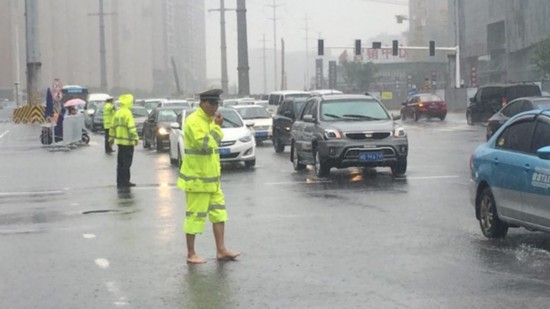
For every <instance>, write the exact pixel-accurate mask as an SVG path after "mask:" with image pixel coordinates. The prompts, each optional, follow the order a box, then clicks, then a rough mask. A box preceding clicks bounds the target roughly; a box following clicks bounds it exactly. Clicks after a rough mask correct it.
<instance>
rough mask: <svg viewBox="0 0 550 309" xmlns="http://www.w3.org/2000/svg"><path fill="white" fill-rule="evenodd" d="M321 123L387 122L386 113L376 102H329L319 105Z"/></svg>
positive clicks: (361, 100) (362, 100)
mask: <svg viewBox="0 0 550 309" xmlns="http://www.w3.org/2000/svg"><path fill="white" fill-rule="evenodd" d="M321 119H322V120H323V121H361V120H363V121H364V120H387V119H389V116H388V113H387V112H386V110H385V109H384V108H383V107H382V105H380V103H379V102H378V101H376V100H364V99H360V100H334V101H332V100H330V101H325V102H322V103H321Z"/></svg>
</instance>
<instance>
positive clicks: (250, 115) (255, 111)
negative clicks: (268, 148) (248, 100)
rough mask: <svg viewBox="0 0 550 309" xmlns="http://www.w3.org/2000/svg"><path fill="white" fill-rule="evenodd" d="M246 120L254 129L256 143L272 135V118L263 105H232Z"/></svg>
mask: <svg viewBox="0 0 550 309" xmlns="http://www.w3.org/2000/svg"><path fill="white" fill-rule="evenodd" d="M232 108H234V109H235V110H237V112H238V113H239V114H240V115H241V117H242V118H243V119H244V121H246V122H250V123H251V124H252V122H253V127H252V129H253V130H254V138H255V139H256V144H259V143H262V142H263V141H265V140H268V139H269V140H270V139H271V138H272V137H273V119H272V118H271V114H270V113H269V112H268V111H267V109H266V108H265V107H262V106H260V105H234V106H232Z"/></svg>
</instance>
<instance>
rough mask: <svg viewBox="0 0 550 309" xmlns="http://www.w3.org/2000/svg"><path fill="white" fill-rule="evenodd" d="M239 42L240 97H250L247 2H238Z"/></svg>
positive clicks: (238, 0) (240, 0)
mask: <svg viewBox="0 0 550 309" xmlns="http://www.w3.org/2000/svg"><path fill="white" fill-rule="evenodd" d="M237 40H238V42H239V47H238V48H239V64H238V68H237V70H238V71H239V95H240V96H248V95H250V78H249V74H248V72H249V70H250V67H249V66H248V34H247V26H246V0H237Z"/></svg>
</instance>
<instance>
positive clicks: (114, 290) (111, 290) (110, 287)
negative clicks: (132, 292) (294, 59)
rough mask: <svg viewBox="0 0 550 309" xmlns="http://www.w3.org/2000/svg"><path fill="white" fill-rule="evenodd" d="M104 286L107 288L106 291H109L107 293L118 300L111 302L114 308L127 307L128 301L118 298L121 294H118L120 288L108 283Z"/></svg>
mask: <svg viewBox="0 0 550 309" xmlns="http://www.w3.org/2000/svg"><path fill="white" fill-rule="evenodd" d="M105 285H106V286H107V291H109V293H111V294H113V295H114V296H115V297H117V298H118V300H116V301H115V302H113V304H114V305H115V306H118V307H122V306H127V305H129V303H128V300H127V299H126V297H124V296H120V294H121V293H120V288H119V287H118V285H117V284H116V282H114V281H108V282H107V283H106V284H105Z"/></svg>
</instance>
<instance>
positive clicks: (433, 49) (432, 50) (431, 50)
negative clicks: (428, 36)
mask: <svg viewBox="0 0 550 309" xmlns="http://www.w3.org/2000/svg"><path fill="white" fill-rule="evenodd" d="M430 56H435V41H430Z"/></svg>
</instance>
